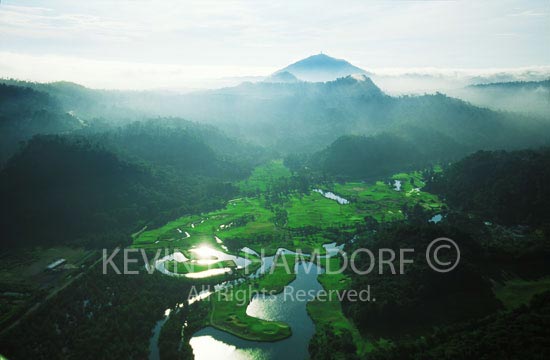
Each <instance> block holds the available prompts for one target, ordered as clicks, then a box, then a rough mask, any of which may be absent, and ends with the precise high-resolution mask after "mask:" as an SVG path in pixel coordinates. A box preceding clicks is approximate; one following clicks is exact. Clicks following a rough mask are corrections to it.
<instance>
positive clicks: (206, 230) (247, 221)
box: [134, 198, 275, 250]
mask: <svg viewBox="0 0 550 360" xmlns="http://www.w3.org/2000/svg"><path fill="white" fill-rule="evenodd" d="M272 218H273V213H272V212H271V211H269V210H268V209H265V208H264V207H263V206H261V202H260V200H259V199H251V198H242V199H235V200H232V201H230V202H229V203H228V204H227V206H226V208H225V209H221V210H217V211H213V212H210V213H207V214H204V215H202V216H196V215H193V216H184V217H181V218H179V219H177V220H174V221H171V222H169V223H167V224H166V225H164V226H162V227H160V228H157V229H152V230H147V231H144V232H142V233H141V234H139V235H138V236H137V237H136V238H135V239H134V246H136V247H153V248H162V247H179V248H190V247H192V246H194V245H201V244H208V245H210V246H212V247H215V248H218V249H220V250H222V248H221V244H218V243H217V241H216V240H215V237H216V236H217V237H219V238H220V239H222V241H223V239H224V238H233V237H234V238H239V237H240V238H252V237H253V236H255V235H258V234H269V233H272V232H273V231H274V230H275V225H274V224H273V222H272ZM187 234H189V235H190V236H187Z"/></svg>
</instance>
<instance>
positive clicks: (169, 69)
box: [0, 52, 275, 89]
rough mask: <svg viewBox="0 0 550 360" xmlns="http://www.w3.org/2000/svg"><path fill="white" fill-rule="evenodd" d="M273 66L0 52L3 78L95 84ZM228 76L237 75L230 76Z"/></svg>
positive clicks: (209, 78) (144, 83)
mask: <svg viewBox="0 0 550 360" xmlns="http://www.w3.org/2000/svg"><path fill="white" fill-rule="evenodd" d="M274 70H275V69H274V68H271V67H261V66H257V67H253V66H252V67H250V66H249V67H240V66H223V65H220V66H201V65H180V64H155V63H139V62H125V61H105V60H90V59H86V58H78V57H70V56H59V55H41V56H36V55H28V54H18V53H12V52H0V78H16V79H20V80H28V81H38V82H53V81H71V82H76V83H79V84H82V85H85V86H88V87H92V88H109V89H154V88H172V89H189V88H204V87H217V86H226V85H235V84H236V83H237V82H239V81H242V79H241V80H239V79H240V78H242V77H248V76H261V75H265V74H269V73H271V72H273V71H274ZM227 77H233V78H234V79H232V80H230V81H229V80H228V79H226V78H227Z"/></svg>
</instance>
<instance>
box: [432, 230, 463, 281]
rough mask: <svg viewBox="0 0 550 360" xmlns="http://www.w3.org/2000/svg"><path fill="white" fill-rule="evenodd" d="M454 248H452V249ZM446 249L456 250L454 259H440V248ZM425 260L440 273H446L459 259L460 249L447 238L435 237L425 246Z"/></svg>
mask: <svg viewBox="0 0 550 360" xmlns="http://www.w3.org/2000/svg"><path fill="white" fill-rule="evenodd" d="M453 248H454V250H452V249H453ZM443 249H447V251H449V250H450V251H452V252H456V259H455V261H454V262H453V261H441V260H439V257H438V254H439V251H440V250H443ZM426 261H427V262H428V265H430V267H431V268H432V269H433V270H435V271H437V272H440V273H446V272H449V271H451V270H453V269H454V268H455V267H456V266H457V265H458V263H459V261H460V249H459V248H458V245H457V244H456V243H455V242H454V241H453V240H451V239H449V238H444V237H441V238H437V239H435V240H434V241H432V242H431V243H430V244H429V245H428V247H427V248H426Z"/></svg>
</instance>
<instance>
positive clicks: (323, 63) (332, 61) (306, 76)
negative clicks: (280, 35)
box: [273, 53, 368, 82]
mask: <svg viewBox="0 0 550 360" xmlns="http://www.w3.org/2000/svg"><path fill="white" fill-rule="evenodd" d="M284 72H289V73H291V74H292V75H294V76H296V77H297V78H298V79H300V80H304V81H312V82H321V81H332V80H336V79H337V78H341V77H346V76H348V75H353V74H366V75H368V72H367V71H365V70H363V69H361V68H359V67H357V66H355V65H352V64H351V63H349V62H348V61H346V60H343V59H336V58H333V57H331V56H328V55H325V54H323V53H321V54H317V55H312V56H310V57H307V58H305V59H302V60H299V61H297V62H295V63H293V64H290V65H288V66H287V67H285V68H283V69H281V70H278V71H276V72H275V73H274V74H273V75H277V74H280V73H284Z"/></svg>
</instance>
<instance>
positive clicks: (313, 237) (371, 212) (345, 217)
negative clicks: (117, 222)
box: [133, 161, 442, 355]
mask: <svg viewBox="0 0 550 360" xmlns="http://www.w3.org/2000/svg"><path fill="white" fill-rule="evenodd" d="M289 176H290V172H289V170H288V169H286V168H285V167H284V165H283V163H282V161H274V162H270V163H268V164H266V165H263V166H260V167H258V168H256V169H255V171H254V172H253V173H252V175H251V176H250V177H249V179H247V180H245V181H242V182H239V183H238V184H237V186H238V187H239V188H240V189H241V192H242V194H243V196H242V197H240V198H237V199H234V200H231V201H229V202H228V204H227V205H226V207H225V208H224V209H220V210H216V211H212V212H209V213H206V214H201V215H192V216H183V217H181V218H179V219H177V220H174V221H171V222H169V223H167V224H166V225H164V226H162V227H160V228H157V229H150V230H147V229H143V230H142V231H140V232H138V233H136V234H135V236H134V243H133V246H134V247H145V248H163V247H169V248H174V249H176V248H177V249H180V251H182V252H183V253H184V254H185V256H187V257H188V258H191V259H193V254H191V253H189V251H188V250H189V249H190V248H192V247H195V246H201V245H208V246H210V247H213V248H216V249H218V250H220V251H224V252H230V253H233V254H238V255H241V256H242V255H243V254H242V252H240V249H241V248H243V247H245V246H247V247H249V248H252V249H254V250H256V251H257V252H262V251H263V252H264V255H271V254H274V253H275V252H276V250H277V249H278V248H279V247H284V248H288V249H291V250H295V249H301V250H302V251H303V252H304V253H312V252H317V253H321V254H323V253H325V251H326V250H325V249H324V248H323V244H327V243H332V242H337V243H343V242H344V241H346V240H348V239H350V238H351V237H353V235H354V233H355V229H356V225H358V224H363V223H364V221H365V220H364V219H365V217H366V216H370V217H373V218H374V219H376V220H377V221H379V222H390V221H396V220H403V219H404V218H405V214H404V212H403V209H405V208H406V207H408V208H411V207H413V206H415V205H416V204H420V205H421V206H422V207H423V208H424V209H426V210H428V211H429V212H432V213H436V212H437V211H439V209H440V208H441V206H442V203H441V201H439V199H438V198H437V197H436V196H435V195H432V194H430V193H427V192H425V191H422V187H423V186H424V185H425V184H424V182H423V181H422V178H421V173H420V172H413V173H400V174H396V175H394V176H393V177H392V178H391V181H390V180H386V181H377V182H375V183H364V182H348V183H334V184H328V185H326V184H325V186H324V187H322V188H321V189H322V190H324V191H332V192H334V193H335V194H337V195H339V196H341V197H343V198H345V199H347V200H349V203H346V204H340V203H338V202H337V201H335V200H333V199H329V198H326V197H325V196H323V195H322V194H320V193H318V192H315V191H311V192H310V193H308V194H305V195H304V194H299V193H297V192H292V191H290V192H289V193H288V194H285V195H284V196H283V197H282V201H280V202H277V203H275V204H274V203H273V202H270V201H268V199H267V197H268V196H269V189H271V187H272V185H273V184H274V183H275V182H276V181H277V180H278V179H279V180H280V179H281V178H285V177H289ZM395 180H399V181H401V189H400V191H397V190H396V189H395V188H394V181H395ZM277 212H278V213H279V214H280V213H281V212H284V213H285V214H286V218H285V221H277V220H276V213H277ZM426 221H428V219H426ZM289 260H291V261H292V264H291V266H292V269H293V267H294V257H293V256H290V257H289ZM289 262H290V261H289ZM193 264H194V265H195V266H193V267H192V269H191V270H190V268H189V265H193ZM258 266H260V261H259V259H256V261H253V262H252V265H251V266H250V268H253V269H257V268H258ZM336 266H339V259H330V261H329V264H328V267H329V268H331V267H336ZM213 267H214V268H223V267H230V268H234V264H227V263H224V262H217V263H215V264H213V265H199V264H198V263H193V262H190V263H177V262H174V261H169V262H167V264H166V268H167V269H168V270H170V269H173V270H177V272H178V273H181V274H186V273H189V272H198V271H204V270H208V269H212V268H213ZM239 271H241V270H239ZM294 278H295V275H294V273H293V271H292V272H291V273H287V272H286V271H285V269H284V268H277V269H276V270H275V272H274V273H272V274H267V275H265V276H264V277H262V278H261V279H255V280H250V281H248V282H245V283H243V284H241V285H238V286H236V287H235V288H233V289H231V290H229V292H228V293H225V294H222V293H215V294H214V295H212V299H211V301H212V308H211V317H210V323H211V325H212V326H214V327H217V328H219V329H221V330H224V331H227V332H230V333H232V334H234V335H236V336H239V337H241V338H244V339H247V340H255V341H275V340H280V339H283V338H285V337H288V336H290V334H291V329H290V328H289V327H288V325H286V324H283V323H280V322H272V321H265V320H261V319H257V318H253V317H250V316H248V315H247V314H246V308H247V306H248V304H249V302H250V300H251V298H252V296H253V292H254V291H275V292H277V291H282V290H283V288H284V286H285V285H286V284H288V283H289V282H291V281H292V280H293V279H294ZM319 281H320V282H321V284H322V285H323V287H324V288H325V289H326V290H327V291H329V290H339V291H343V290H346V289H348V288H349V286H350V283H349V282H350V279H349V278H347V277H346V276H344V275H342V274H323V275H320V276H319ZM237 293H240V294H241V296H240V297H239V298H238V299H237V298H232V294H237ZM222 295H225V296H222ZM243 299H244V301H243ZM307 310H308V312H309V314H310V316H311V317H312V319H313V321H314V322H315V323H316V324H317V325H327V326H330V327H331V329H332V330H333V331H334V332H335V333H336V334H344V333H345V334H348V333H349V334H351V336H352V337H353V341H354V343H355V345H356V347H357V349H358V353H359V354H360V355H361V354H365V353H367V352H368V351H370V350H372V349H373V348H374V347H375V346H376V345H374V343H371V342H369V341H365V340H364V339H362V337H361V336H360V334H359V332H358V331H357V329H356V327H355V326H354V324H353V323H352V322H350V321H349V320H348V319H347V318H346V317H345V316H344V314H343V312H342V308H341V305H340V301H339V299H338V298H337V297H336V298H334V299H332V300H331V301H325V302H321V301H312V302H310V303H308V305H307Z"/></svg>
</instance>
